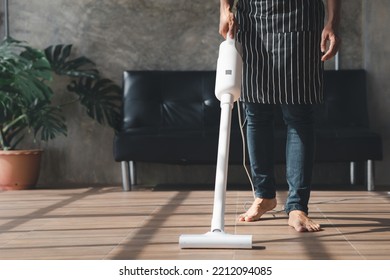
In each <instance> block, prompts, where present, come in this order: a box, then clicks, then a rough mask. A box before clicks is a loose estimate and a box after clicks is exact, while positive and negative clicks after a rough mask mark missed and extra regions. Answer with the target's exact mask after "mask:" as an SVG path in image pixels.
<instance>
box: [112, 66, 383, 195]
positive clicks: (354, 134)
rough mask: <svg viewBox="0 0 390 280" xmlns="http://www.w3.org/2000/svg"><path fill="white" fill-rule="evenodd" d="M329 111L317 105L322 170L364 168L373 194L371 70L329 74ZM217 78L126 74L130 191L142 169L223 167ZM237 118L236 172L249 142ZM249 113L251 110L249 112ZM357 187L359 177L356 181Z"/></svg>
mask: <svg viewBox="0 0 390 280" xmlns="http://www.w3.org/2000/svg"><path fill="white" fill-rule="evenodd" d="M324 81H325V83H324V90H325V103H324V104H322V105H316V106H315V110H316V117H317V119H316V122H317V132H316V133H317V149H316V157H315V160H316V161H317V162H350V163H351V172H352V174H353V172H354V170H355V169H354V166H355V163H356V162H365V163H366V170H367V173H366V174H367V176H366V178H367V189H368V190H373V189H374V174H373V169H374V161H375V160H381V159H382V142H381V137H380V135H378V134H377V133H375V132H373V131H371V130H370V128H369V121H368V112H367V104H366V73H365V71H364V70H339V71H335V70H334V71H333V70H332V71H325V74H324ZM214 85H215V71H125V72H124V76H123V123H122V129H121V131H120V132H118V133H117V134H116V135H115V138H114V144H113V146H114V158H115V160H116V161H118V162H121V163H122V177H123V178H122V179H123V188H124V190H130V189H131V187H132V186H133V185H135V184H136V166H135V164H136V162H153V163H167V164H216V158H217V146H218V129H219V118H220V104H219V101H218V100H217V99H216V97H215V96H214ZM236 107H237V105H235V109H234V112H233V115H232V116H233V119H232V133H231V145H230V154H229V163H230V164H242V156H243V155H242V140H241V135H240V130H239V126H238V120H237V118H238V117H237V113H236V110H237V108H236ZM276 110H277V111H276V118H275V137H276V138H275V160H276V163H283V162H284V161H285V141H286V129H285V125H284V123H283V121H282V117H281V112H280V109H278V108H276ZM242 111H244V110H242ZM351 178H352V179H351V180H352V181H353V180H354V179H353V178H354V176H352V177H351Z"/></svg>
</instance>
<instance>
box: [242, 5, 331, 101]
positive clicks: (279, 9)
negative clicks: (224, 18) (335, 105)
mask: <svg viewBox="0 0 390 280" xmlns="http://www.w3.org/2000/svg"><path fill="white" fill-rule="evenodd" d="M237 22H238V25H239V30H238V33H237V40H238V41H239V42H240V43H241V44H242V46H243V62H244V67H243V83H242V87H243V88H242V94H241V100H242V101H244V102H252V103H263V104H316V103H322V102H323V90H322V84H323V63H322V62H321V55H322V53H321V49H320V41H321V32H322V28H323V24H324V4H323V2H322V1H321V0H239V1H238V4H237Z"/></svg>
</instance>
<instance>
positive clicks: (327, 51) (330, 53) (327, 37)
mask: <svg viewBox="0 0 390 280" xmlns="http://www.w3.org/2000/svg"><path fill="white" fill-rule="evenodd" d="M328 43H329V46H328ZM340 44H341V39H340V37H339V36H338V35H337V33H336V32H335V30H334V28H332V27H331V26H330V25H326V26H325V27H324V29H323V31H322V36H321V51H322V52H323V53H324V54H323V56H322V57H321V60H322V61H326V60H329V59H331V58H332V57H334V56H335V55H336V53H337V52H338V50H339V48H340Z"/></svg>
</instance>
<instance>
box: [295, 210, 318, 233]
mask: <svg viewBox="0 0 390 280" xmlns="http://www.w3.org/2000/svg"><path fill="white" fill-rule="evenodd" d="M288 216H289V218H288V224H289V226H291V227H293V228H294V229H295V230H296V231H298V232H304V231H310V232H313V231H320V230H321V226H320V225H319V224H317V223H316V222H314V221H313V220H311V219H310V218H309V217H308V216H307V214H306V213H305V212H303V211H300V210H293V211H291V212H290V213H289V214H288Z"/></svg>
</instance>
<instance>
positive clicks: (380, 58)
mask: <svg viewBox="0 0 390 280" xmlns="http://www.w3.org/2000/svg"><path fill="white" fill-rule="evenodd" d="M363 11H364V13H363V22H364V24H363V27H364V28H363V40H364V46H363V58H364V68H365V69H367V71H368V73H369V80H368V91H369V95H368V105H369V114H370V119H371V125H372V128H373V129H374V130H376V131H378V132H379V133H381V134H382V137H383V149H384V160H383V161H382V162H377V164H376V181H377V184H381V185H389V183H390V173H389V164H390V121H389V120H390V79H389V73H390V63H389V59H390V36H389V31H388V27H389V26H390V17H389V14H390V1H388V0H376V1H370V0H364V1H363Z"/></svg>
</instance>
